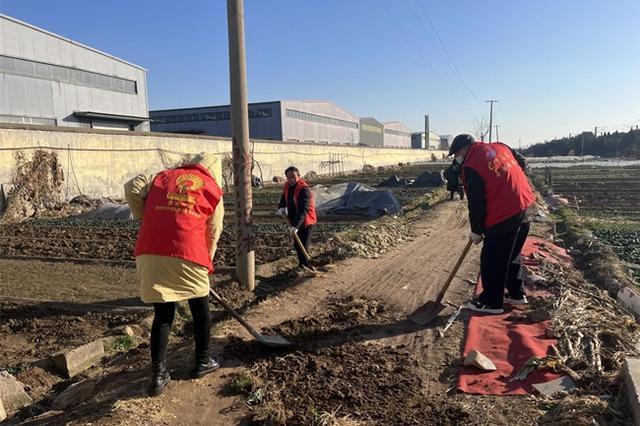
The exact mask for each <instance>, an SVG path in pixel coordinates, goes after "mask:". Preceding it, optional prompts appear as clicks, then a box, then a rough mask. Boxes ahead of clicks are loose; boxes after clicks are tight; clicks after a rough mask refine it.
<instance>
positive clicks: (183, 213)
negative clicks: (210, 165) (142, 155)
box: [134, 165, 222, 274]
mask: <svg viewBox="0 0 640 426" xmlns="http://www.w3.org/2000/svg"><path fill="white" fill-rule="evenodd" d="M221 199H222V190H221V189H220V187H219V186H218V184H217V183H216V181H215V180H214V179H213V178H212V177H211V175H210V174H209V172H208V171H207V169H206V168H204V167H203V166H200V165H193V166H183V167H179V168H176V169H170V170H165V171H163V172H160V173H159V174H158V175H157V176H156V177H155V178H154V179H153V183H152V185H151V188H150V189H149V193H148V195H147V198H146V199H145V202H144V214H143V216H142V226H141V228H140V232H139V233H138V240H137V241H136V248H135V250H134V255H135V256H140V255H142V254H155V255H160V256H170V257H178V258H180V259H184V260H187V261H189V262H193V263H196V264H198V265H201V266H204V267H206V268H209V273H210V274H211V273H213V263H212V262H211V258H210V257H209V248H208V246H207V238H206V233H207V220H208V219H209V216H211V215H212V214H213V212H214V211H215V209H216V206H217V205H218V202H220V200H221Z"/></svg>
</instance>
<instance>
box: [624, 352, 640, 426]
mask: <svg viewBox="0 0 640 426" xmlns="http://www.w3.org/2000/svg"><path fill="white" fill-rule="evenodd" d="M624 378H625V382H627V395H628V396H629V407H630V408H631V413H632V414H633V420H634V424H635V425H640V358H627V359H626V360H625V361H624Z"/></svg>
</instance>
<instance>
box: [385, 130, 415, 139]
mask: <svg viewBox="0 0 640 426" xmlns="http://www.w3.org/2000/svg"><path fill="white" fill-rule="evenodd" d="M384 132H385V133H386V134H388V135H395V136H405V137H409V138H410V137H411V133H405V132H400V131H398V130H391V129H384Z"/></svg>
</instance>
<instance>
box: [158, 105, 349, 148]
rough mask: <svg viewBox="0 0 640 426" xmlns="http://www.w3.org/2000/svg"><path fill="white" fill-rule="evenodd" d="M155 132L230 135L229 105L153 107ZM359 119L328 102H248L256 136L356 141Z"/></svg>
mask: <svg viewBox="0 0 640 426" xmlns="http://www.w3.org/2000/svg"><path fill="white" fill-rule="evenodd" d="M149 114H150V116H151V119H152V121H151V130H152V131H154V132H169V133H192V134H204V135H210V136H225V137H230V136H231V108H230V106H229V105H218V106H208V107H195V108H180V109H165V110H154V111H150V112H149ZM359 132H360V120H359V119H358V117H356V116H355V115H353V114H351V113H349V112H347V111H346V110H344V109H342V108H340V107H339V106H337V105H335V104H333V103H331V102H328V101H307V100H280V101H271V102H259V103H250V104H249V134H250V136H251V137H252V138H256V139H269V140H279V141H285V142H305V143H324V144H329V143H331V144H357V143H358V142H359V139H360V134H359Z"/></svg>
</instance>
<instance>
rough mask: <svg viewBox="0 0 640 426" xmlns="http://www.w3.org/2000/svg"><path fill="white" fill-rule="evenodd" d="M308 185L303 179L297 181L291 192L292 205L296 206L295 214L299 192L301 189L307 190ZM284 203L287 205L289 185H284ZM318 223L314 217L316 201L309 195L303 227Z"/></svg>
mask: <svg viewBox="0 0 640 426" xmlns="http://www.w3.org/2000/svg"><path fill="white" fill-rule="evenodd" d="M308 187H309V184H308V183H307V182H305V181H304V179H298V182H297V183H296V189H294V190H293V205H294V206H296V212H297V211H298V208H299V207H298V196H299V195H300V191H301V190H302V188H308ZM284 202H285V206H286V205H289V184H288V183H285V185H284ZM316 223H318V218H317V217H316V200H315V198H313V193H312V194H311V200H309V211H308V212H307V215H306V216H305V218H304V226H309V225H315V224H316Z"/></svg>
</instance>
